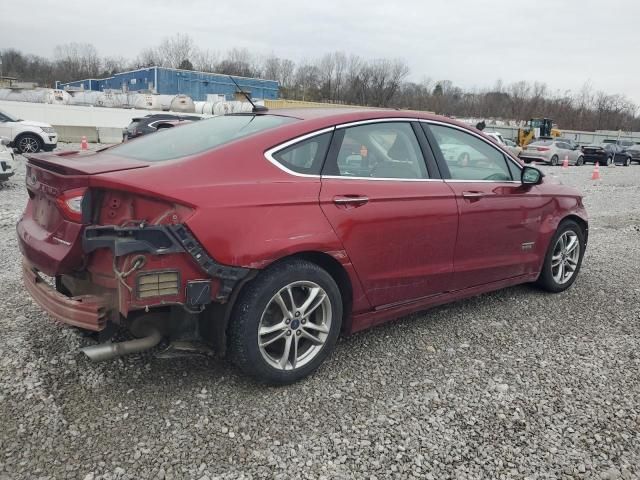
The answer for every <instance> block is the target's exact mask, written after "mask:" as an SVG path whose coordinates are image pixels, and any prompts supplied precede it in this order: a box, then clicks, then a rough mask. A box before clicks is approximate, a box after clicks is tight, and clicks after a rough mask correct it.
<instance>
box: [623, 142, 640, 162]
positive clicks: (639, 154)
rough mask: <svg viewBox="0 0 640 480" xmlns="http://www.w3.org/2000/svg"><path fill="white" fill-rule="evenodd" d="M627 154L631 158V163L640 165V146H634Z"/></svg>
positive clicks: (628, 148)
mask: <svg viewBox="0 0 640 480" xmlns="http://www.w3.org/2000/svg"><path fill="white" fill-rule="evenodd" d="M625 152H627V154H628V155H630V156H631V161H633V162H638V163H640V145H636V144H633V145H631V146H630V147H627V149H626V150H625Z"/></svg>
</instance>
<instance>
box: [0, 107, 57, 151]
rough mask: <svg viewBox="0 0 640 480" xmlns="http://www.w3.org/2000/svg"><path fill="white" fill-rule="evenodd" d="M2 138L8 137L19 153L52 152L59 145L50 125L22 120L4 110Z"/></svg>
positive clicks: (0, 115)
mask: <svg viewBox="0 0 640 480" xmlns="http://www.w3.org/2000/svg"><path fill="white" fill-rule="evenodd" d="M0 137H7V138H8V139H9V141H10V142H11V144H10V145H11V146H12V147H13V148H14V149H15V150H17V151H18V152H19V153H35V152H39V151H40V150H44V151H46V152H50V151H51V150H53V149H54V148H56V145H57V144H58V134H57V133H56V131H55V130H54V129H53V127H52V126H51V125H49V124H48V123H42V122H32V121H30V120H20V119H19V118H15V117H13V116H12V115H9V114H8V113H7V112H3V111H2V110H0Z"/></svg>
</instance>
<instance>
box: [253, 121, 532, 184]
mask: <svg viewBox="0 0 640 480" xmlns="http://www.w3.org/2000/svg"><path fill="white" fill-rule="evenodd" d="M386 122H408V123H411V122H420V123H426V124H433V125H441V126H443V127H449V128H454V129H456V130H460V131H461V132H465V133H468V134H470V135H473V136H474V137H476V138H478V139H479V140H481V141H483V142H484V143H486V144H487V145H489V146H490V147H491V148H493V149H495V150H497V151H498V152H500V153H502V154H503V155H505V156H506V158H507V160H508V161H510V162H511V163H512V164H514V165H515V166H516V167H517V168H518V169H519V170H520V171H522V168H523V167H522V165H520V164H519V163H518V162H517V161H516V160H514V159H513V157H512V156H511V154H510V153H509V152H507V151H506V150H503V149H502V148H499V145H494V144H493V143H491V142H488V141H487V140H486V139H485V138H483V137H482V136H481V135H478V134H477V133H475V132H473V131H471V130H469V129H468V128H464V127H460V126H458V125H454V124H452V123H447V122H441V121H438V120H428V119H425V118H415V117H389V118H374V119H369V120H358V121H355V122H348V123H341V124H339V125H335V126H332V127H327V128H323V129H321V130H316V131H314V132H311V133H306V134H304V135H301V136H299V137H295V138H293V139H291V140H287V141H286V142H284V143H281V144H279V145H276V146H275V147H272V148H270V149H269V150H267V151H266V152H265V153H264V156H265V158H266V159H267V160H268V161H269V162H271V163H272V164H273V165H275V166H276V167H278V168H279V169H280V170H282V171H283V172H286V173H288V174H289V175H293V176H295V177H303V178H318V179H320V178H330V179H334V180H374V181H387V182H451V183H478V182H479V183H514V184H521V183H522V182H520V181H518V180H502V181H500V180H462V179H452V178H444V179H443V178H375V177H349V176H341V175H316V174H307V173H298V172H294V171H293V170H291V169H289V168H287V167H285V166H284V165H282V164H281V163H280V162H278V161H277V160H276V159H275V158H273V155H274V154H276V153H278V152H279V151H280V150H284V149H285V148H287V147H290V146H291V145H294V144H296V143H298V142H302V141H304V140H307V139H309V138H313V137H315V136H318V135H322V134H324V133H328V132H331V131H334V130H338V129H342V128H349V127H355V126H358V125H367V124H371V123H386Z"/></svg>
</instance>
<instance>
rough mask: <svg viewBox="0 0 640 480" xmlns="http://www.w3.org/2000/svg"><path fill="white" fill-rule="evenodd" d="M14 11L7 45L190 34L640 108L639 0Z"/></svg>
mask: <svg viewBox="0 0 640 480" xmlns="http://www.w3.org/2000/svg"><path fill="white" fill-rule="evenodd" d="M12 9H13V8H12ZM13 10H14V14H12V15H4V14H3V15H1V16H0V48H8V47H14V48H17V49H20V50H23V51H25V52H29V53H35V54H38V55H43V56H48V57H49V56H51V55H52V53H53V48H54V46H55V45H58V44H61V43H68V42H83V43H84V42H87V43H92V44H94V45H95V46H96V48H97V49H98V51H99V53H100V54H101V55H110V56H125V57H128V58H133V57H135V56H137V54H138V53H139V52H140V50H141V49H142V48H144V47H149V46H153V45H154V44H155V43H157V42H158V41H159V40H160V39H161V38H162V37H164V36H170V35H173V34H175V33H178V32H180V33H186V34H189V35H190V36H191V37H192V38H193V39H194V40H195V42H196V44H197V45H198V46H199V47H201V48H207V49H210V50H214V51H222V52H223V51H224V50H226V49H229V48H231V47H246V48H248V49H250V50H251V51H253V52H256V53H260V54H269V53H275V54H276V55H278V56H283V57H288V58H291V59H293V60H300V59H303V58H310V59H314V58H317V57H319V56H320V55H322V54H323V53H326V52H329V51H335V50H340V51H344V52H346V53H355V54H358V55H361V56H363V57H367V58H380V57H389V58H394V57H400V58H403V59H404V60H405V61H406V62H407V63H408V64H409V66H410V68H411V77H410V78H411V79H413V80H420V79H421V78H423V77H430V78H432V79H436V80H443V79H449V80H452V81H453V82H454V83H455V84H456V85H459V86H461V87H464V88H474V87H478V88H483V87H488V86H492V85H494V84H495V82H496V81H497V80H498V79H501V80H502V81H503V82H505V83H510V82H513V81H518V80H528V81H542V82H545V83H547V84H548V85H549V87H550V88H552V89H553V90H559V91H564V90H573V91H578V90H580V88H581V87H582V85H584V84H585V82H590V83H591V85H592V87H593V88H594V89H596V90H604V91H606V92H607V93H621V94H625V95H627V96H628V97H629V98H631V99H633V100H634V101H635V102H636V103H638V104H640V62H639V61H638V50H639V47H640V1H639V0H606V1H605V0H582V1H579V0H531V1H522V0H521V1H514V0H486V1H483V0H438V1H434V0H430V1H429V0H405V1H402V0H396V2H389V1H386V2H380V1H379V2H375V1H374V0H340V1H336V0H322V1H320V0H318V1H309V0H306V1H302V0H297V1H294V0H290V1H283V0H271V1H269V0H241V1H236V2H228V1H224V0H217V1H208V0H180V1H178V0H153V1H150V0H147V1H144V2H143V1H136V0H109V1H108V2H87V1H77V0H64V1H63V2H50V1H48V0H41V1H35V0H21V1H20V2H18V3H15V5H14V9H13ZM20 12H22V13H20ZM27 12H28V13H27Z"/></svg>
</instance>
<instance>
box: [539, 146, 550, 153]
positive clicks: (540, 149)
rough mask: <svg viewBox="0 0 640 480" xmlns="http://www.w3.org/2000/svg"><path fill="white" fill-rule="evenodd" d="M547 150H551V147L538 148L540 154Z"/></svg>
mask: <svg viewBox="0 0 640 480" xmlns="http://www.w3.org/2000/svg"><path fill="white" fill-rule="evenodd" d="M547 150H549V147H538V151H539V152H546V151H547Z"/></svg>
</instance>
